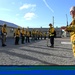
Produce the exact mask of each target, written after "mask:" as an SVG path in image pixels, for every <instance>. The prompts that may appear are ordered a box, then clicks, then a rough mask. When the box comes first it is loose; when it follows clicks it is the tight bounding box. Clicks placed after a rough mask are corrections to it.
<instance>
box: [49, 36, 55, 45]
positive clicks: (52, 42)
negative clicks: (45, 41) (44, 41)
mask: <svg viewBox="0 0 75 75" xmlns="http://www.w3.org/2000/svg"><path fill="white" fill-rule="evenodd" d="M50 43H51V46H54V36H51V37H50Z"/></svg>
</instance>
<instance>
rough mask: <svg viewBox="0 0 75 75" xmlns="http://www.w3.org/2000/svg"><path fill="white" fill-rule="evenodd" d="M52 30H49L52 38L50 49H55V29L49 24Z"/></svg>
mask: <svg viewBox="0 0 75 75" xmlns="http://www.w3.org/2000/svg"><path fill="white" fill-rule="evenodd" d="M49 26H50V28H49V36H50V44H51V46H50V47H52V48H53V47H54V27H53V25H52V24H51V23H50V24H49Z"/></svg>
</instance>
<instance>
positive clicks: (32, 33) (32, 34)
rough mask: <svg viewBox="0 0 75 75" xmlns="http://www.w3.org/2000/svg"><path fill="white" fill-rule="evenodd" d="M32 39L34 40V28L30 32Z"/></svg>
mask: <svg viewBox="0 0 75 75" xmlns="http://www.w3.org/2000/svg"><path fill="white" fill-rule="evenodd" d="M31 36H32V41H35V30H34V29H33V30H32V32H31Z"/></svg>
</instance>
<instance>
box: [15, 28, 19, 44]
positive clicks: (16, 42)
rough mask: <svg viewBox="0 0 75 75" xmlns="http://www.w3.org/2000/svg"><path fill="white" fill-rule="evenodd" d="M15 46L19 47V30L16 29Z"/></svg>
mask: <svg viewBox="0 0 75 75" xmlns="http://www.w3.org/2000/svg"><path fill="white" fill-rule="evenodd" d="M14 37H15V45H19V39H20V28H17V29H16V31H15V36H14Z"/></svg>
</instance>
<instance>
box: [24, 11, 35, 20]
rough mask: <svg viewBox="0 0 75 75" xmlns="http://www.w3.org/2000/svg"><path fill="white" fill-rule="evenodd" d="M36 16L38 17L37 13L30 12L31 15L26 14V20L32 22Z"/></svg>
mask: <svg viewBox="0 0 75 75" xmlns="http://www.w3.org/2000/svg"><path fill="white" fill-rule="evenodd" d="M35 16H36V15H35V13H32V12H29V13H26V14H25V16H24V18H25V19H26V20H31V19H33V18H35Z"/></svg>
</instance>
